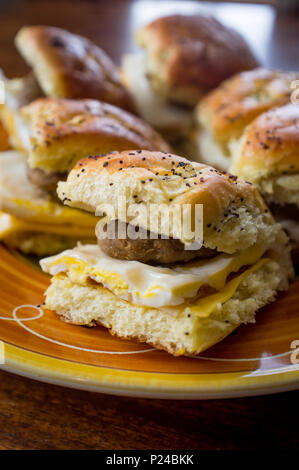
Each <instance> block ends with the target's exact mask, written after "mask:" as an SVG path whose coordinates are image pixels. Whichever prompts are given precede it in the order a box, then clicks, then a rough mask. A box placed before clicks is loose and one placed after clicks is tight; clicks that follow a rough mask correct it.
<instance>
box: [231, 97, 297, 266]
mask: <svg viewBox="0 0 299 470" xmlns="http://www.w3.org/2000/svg"><path fill="white" fill-rule="evenodd" d="M231 171H233V172H235V173H236V174H238V175H240V176H241V177H242V178H246V179H247V180H249V181H251V182H252V183H254V184H255V185H256V186H257V187H258V188H259V190H260V192H261V193H262V195H263V197H264V199H265V200H266V202H267V204H268V205H269V207H270V209H271V211H272V213H273V215H274V217H275V218H276V220H278V221H279V222H280V223H281V224H282V226H283V227H284V229H285V230H286V232H287V233H288V235H289V237H290V239H291V242H292V248H293V249H292V254H293V259H294V261H295V262H296V263H299V174H298V172H299V106H298V104H287V105H285V106H282V107H278V108H274V109H271V110H270V111H268V112H266V113H263V114H261V115H260V116H259V117H257V118H256V119H255V120H254V121H253V122H252V123H251V124H250V125H249V126H248V127H247V128H246V129H245V131H244V133H243V135H242V137H241V138H240V140H239V141H236V142H235V144H234V146H233V149H232V165H231Z"/></svg>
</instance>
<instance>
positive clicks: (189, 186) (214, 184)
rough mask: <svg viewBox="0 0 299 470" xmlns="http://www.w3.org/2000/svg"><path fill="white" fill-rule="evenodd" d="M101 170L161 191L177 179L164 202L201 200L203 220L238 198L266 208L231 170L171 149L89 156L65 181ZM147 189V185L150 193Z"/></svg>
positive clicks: (178, 202)
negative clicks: (221, 168) (204, 162)
mask: <svg viewBox="0 0 299 470" xmlns="http://www.w3.org/2000/svg"><path fill="white" fill-rule="evenodd" d="M149 170H150V171H149ZM103 171H105V172H108V173H109V175H111V176H112V175H113V174H120V173H121V176H120V178H121V180H122V183H123V184H124V185H125V184H126V180H127V178H128V177H129V176H130V177H133V178H134V180H136V181H139V182H140V183H141V187H142V188H143V187H146V186H147V185H150V184H154V183H158V184H159V186H160V190H161V192H163V193H164V194H167V186H169V185H170V184H171V180H172V179H173V180H177V191H176V192H174V194H173V197H172V198H171V200H170V201H167V202H169V204H171V203H172V202H173V203H174V204H180V205H183V204H188V203H189V204H204V217H205V223H206V224H209V223H212V221H214V220H215V219H217V217H218V216H219V215H221V214H223V212H225V210H226V209H227V208H228V207H229V206H230V204H231V203H237V201H238V202H240V201H241V202H243V201H244V204H246V199H254V204H255V206H256V207H258V208H259V209H260V210H261V211H262V212H263V211H265V210H267V207H266V205H265V203H264V201H263V199H262V198H261V196H260V194H259V193H258V191H257V190H256V188H255V187H254V186H253V185H252V184H250V183H248V182H246V181H243V180H241V179H239V178H238V177H236V176H234V175H231V174H230V173H225V172H220V171H218V170H215V169H214V168H212V167H210V166H207V165H204V164H201V163H196V162H190V161H189V160H186V159H185V158H183V157H179V156H177V155H173V154H170V153H162V152H149V151H145V150H142V151H140V150H139V151H124V152H114V153H109V154H108V155H105V156H94V157H91V156H90V157H87V158H84V159H82V160H80V161H79V162H78V163H77V165H76V166H75V167H74V169H73V170H72V171H71V172H70V174H69V176H68V180H67V182H71V181H74V182H78V180H80V179H81V178H84V177H85V176H96V175H101V173H102V172H103ZM78 174H79V177H78V176H77V175H78ZM122 183H120V184H122ZM66 184H67V183H66ZM150 191H151V190H150V189H149V195H150V196H151V192H150ZM149 202H152V203H155V202H159V201H157V200H156V192H153V193H152V200H150V201H149ZM163 202H166V201H163Z"/></svg>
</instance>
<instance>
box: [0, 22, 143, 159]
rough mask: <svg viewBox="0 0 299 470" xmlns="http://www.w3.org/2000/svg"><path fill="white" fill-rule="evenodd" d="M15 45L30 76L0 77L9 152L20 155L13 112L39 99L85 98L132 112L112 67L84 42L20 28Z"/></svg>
mask: <svg viewBox="0 0 299 470" xmlns="http://www.w3.org/2000/svg"><path fill="white" fill-rule="evenodd" d="M15 44H16V47H17V49H18V51H19V52H20V54H21V55H22V56H23V58H24V59H25V61H26V62H27V63H28V65H29V66H30V67H32V70H31V72H30V73H29V74H27V75H26V76H24V77H21V78H13V79H8V78H5V76H4V75H3V73H2V77H1V78H2V79H3V80H4V83H5V92H6V101H5V104H4V105H1V106H0V118H1V121H2V125H3V127H4V129H5V130H6V132H7V133H8V135H9V138H10V144H11V146H12V147H13V148H14V149H17V150H21V151H26V145H24V142H23V140H20V139H19V134H21V133H22V128H23V126H24V123H23V121H22V118H21V117H20V115H19V109H20V108H21V107H22V106H24V105H26V104H29V103H31V102H32V101H34V100H35V99H37V98H40V97H43V96H46V97H51V98H75V99H79V98H91V99H97V100H100V101H104V102H106V103H110V104H113V105H115V106H118V107H120V108H123V109H126V110H128V111H134V105H133V101H132V98H131V96H130V94H129V92H128V90H126V88H125V87H124V86H123V85H122V83H121V79H120V73H119V70H118V68H117V66H116V65H115V64H114V63H113V61H112V60H111V59H110V57H109V56H108V55H107V54H106V53H105V52H104V51H103V49H101V48H100V47H98V46H96V45H95V44H94V43H92V42H91V41H89V40H88V39H86V38H84V37H82V36H78V35H76V34H72V33H70V32H68V31H66V30H64V29H60V28H56V27H52V26H24V27H23V28H21V29H20V31H19V32H18V33H17V35H16V38H15ZM24 134H26V131H24ZM3 150H5V148H4V149H3Z"/></svg>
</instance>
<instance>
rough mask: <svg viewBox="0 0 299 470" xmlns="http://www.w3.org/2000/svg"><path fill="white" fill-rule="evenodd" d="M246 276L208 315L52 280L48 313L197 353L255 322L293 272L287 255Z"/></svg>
mask: <svg viewBox="0 0 299 470" xmlns="http://www.w3.org/2000/svg"><path fill="white" fill-rule="evenodd" d="M258 266H259V267H258V268H257V269H251V270H249V271H248V275H245V276H244V277H243V278H242V281H241V282H240V284H239V285H238V288H237V289H236V290H235V292H234V294H233V295H232V296H231V297H230V298H229V299H228V300H225V301H224V302H223V303H219V304H217V308H216V309H215V310H213V311H212V312H211V313H210V314H209V315H207V316H205V315H198V314H196V313H194V312H193V311H192V309H191V310H190V308H189V307H190V304H189V306H186V308H183V309H181V310H180V312H179V313H178V314H177V315H173V314H170V313H167V311H163V309H157V308H153V307H145V306H142V305H135V304H132V303H131V302H128V301H126V300H123V299H121V298H119V297H117V296H116V295H115V294H113V293H112V292H111V291H110V290H108V289H107V288H105V287H103V286H102V285H101V284H96V283H95V282H90V283H88V282H85V283H82V284H79V283H75V282H73V281H71V280H70V279H69V278H68V276H67V274H65V273H63V274H58V275H55V276H53V278H52V281H51V285H50V286H49V288H48V290H47V291H46V308H48V309H50V310H53V311H56V313H57V314H58V315H59V316H60V317H61V319H62V320H64V321H66V322H69V323H73V324H76V325H88V326H95V325H102V326H104V327H106V328H108V329H109V331H110V333H111V334H113V335H116V336H118V337H120V338H124V339H135V340H138V341H140V342H146V343H148V344H150V345H152V346H154V347H155V348H158V349H162V350H165V351H167V352H169V353H171V354H173V355H174V356H180V355H190V354H198V353H200V352H201V351H204V350H205V349H207V348H209V347H210V346H212V345H214V344H216V343H218V342H219V341H221V340H222V339H224V338H225V337H226V336H228V335H229V334H230V333H231V332H232V331H233V330H234V329H236V328H237V327H238V326H239V325H241V324H242V323H250V322H255V314H256V312H257V310H259V309H260V308H261V307H263V306H264V305H266V304H267V303H269V302H271V301H273V300H274V299H275V296H276V294H277V292H278V290H285V289H287V287H288V279H289V277H290V276H291V275H292V274H291V273H292V268H291V265H290V260H289V256H288V253H287V254H286V256H285V257H280V259H279V260H277V259H275V260H272V259H270V260H268V261H267V262H265V263H261V264H259V265H258Z"/></svg>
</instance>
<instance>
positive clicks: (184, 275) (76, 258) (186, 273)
mask: <svg viewBox="0 0 299 470" xmlns="http://www.w3.org/2000/svg"><path fill="white" fill-rule="evenodd" d="M264 251H265V249H263V247H261V246H254V247H251V248H249V249H248V250H245V251H243V252H241V253H239V254H237V255H234V256H231V255H225V254H222V255H219V256H217V257H215V258H212V259H208V260H207V259H206V260H201V261H195V262H189V263H186V264H184V265H180V266H176V267H172V268H164V267H156V266H150V265H147V264H144V263H141V262H139V261H127V260H118V259H114V258H111V257H109V256H107V255H105V254H104V253H103V252H102V250H101V249H100V248H99V247H98V246H97V245H84V246H80V245H79V246H77V247H76V248H74V249H72V250H66V251H64V252H62V253H61V254H59V255H56V256H52V257H49V258H45V259H43V260H41V262H40V264H41V267H42V269H43V270H44V271H45V272H47V273H49V274H51V275H53V276H54V275H57V274H59V273H67V275H68V277H69V278H70V279H71V281H72V282H74V283H78V284H84V283H86V281H88V279H92V280H94V281H96V282H97V283H100V284H102V285H103V286H104V287H106V288H108V289H109V290H111V291H112V292H113V293H114V294H115V295H117V296H118V297H120V298H122V299H125V300H128V301H130V302H132V303H134V304H137V305H145V306H150V307H156V308H159V307H165V306H176V305H180V304H183V303H184V302H185V300H186V299H192V298H195V297H196V295H197V293H198V290H199V289H200V287H201V286H203V285H206V286H210V287H212V288H214V289H216V290H220V289H222V288H223V287H224V286H225V284H226V280H227V277H228V276H229V274H231V273H237V272H238V271H239V270H240V268H241V267H242V266H246V265H252V264H254V263H256V262H257V261H258V260H259V259H260V258H261V256H262V255H263V252H264Z"/></svg>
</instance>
